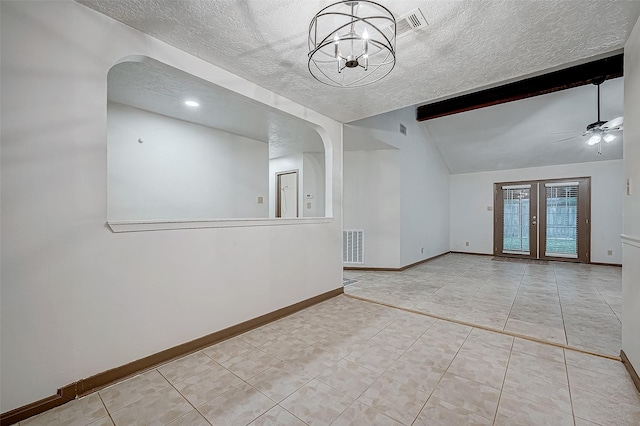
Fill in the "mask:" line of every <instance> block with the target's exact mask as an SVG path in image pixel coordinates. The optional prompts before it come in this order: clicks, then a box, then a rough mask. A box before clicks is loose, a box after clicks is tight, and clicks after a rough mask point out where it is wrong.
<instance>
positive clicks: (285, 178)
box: [276, 171, 298, 217]
mask: <svg viewBox="0 0 640 426" xmlns="http://www.w3.org/2000/svg"><path fill="white" fill-rule="evenodd" d="M277 182H278V188H277V197H278V201H277V203H278V206H277V207H278V208H277V211H276V217H298V172H297V171H294V172H286V173H279V174H278V178H277Z"/></svg>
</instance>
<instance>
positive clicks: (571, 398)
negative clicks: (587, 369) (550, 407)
mask: <svg viewBox="0 0 640 426" xmlns="http://www.w3.org/2000/svg"><path fill="white" fill-rule="evenodd" d="M562 358H563V359H564V370H565V373H566V375H567V390H568V391H569V402H570V403H571V415H572V416H573V426H576V412H575V410H574V409H573V395H572V394H571V381H570V380H569V365H568V364H567V354H566V353H565V351H564V350H563V351H562Z"/></svg>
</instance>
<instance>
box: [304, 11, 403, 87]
mask: <svg viewBox="0 0 640 426" xmlns="http://www.w3.org/2000/svg"><path fill="white" fill-rule="evenodd" d="M308 43H309V54H308V57H309V63H308V66H309V72H310V73H311V75H312V76H313V77H314V78H315V79H316V80H318V81H319V82H321V83H324V84H327V85H329V86H334V87H360V86H366V85H367V84H371V83H375V82H376V81H378V80H380V79H382V78H384V77H385V76H387V75H388V74H389V73H390V72H391V70H393V68H394V66H395V64H396V20H395V18H394V16H393V13H391V12H390V11H389V9H387V8H386V7H384V6H382V5H381V4H378V3H376V2H373V1H369V0H358V1H346V0H345V1H340V2H337V3H334V4H331V5H329V6H327V7H325V8H324V9H322V10H320V11H319V12H318V13H317V14H316V15H315V16H314V17H313V19H312V20H311V23H310V24H309V39H308Z"/></svg>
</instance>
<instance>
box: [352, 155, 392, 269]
mask: <svg viewBox="0 0 640 426" xmlns="http://www.w3.org/2000/svg"><path fill="white" fill-rule="evenodd" d="M398 156H399V153H398V151H397V150H376V151H345V153H344V190H343V193H344V210H343V223H344V229H363V230H364V262H365V263H364V265H360V264H359V265H357V266H366V267H378V268H398V267H400V266H401V265H400V168H399V160H398Z"/></svg>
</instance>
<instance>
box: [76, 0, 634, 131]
mask: <svg viewBox="0 0 640 426" xmlns="http://www.w3.org/2000/svg"><path fill="white" fill-rule="evenodd" d="M79 1H80V3H83V4H85V5H87V6H89V7H91V8H93V9H95V10H97V11H99V12H102V13H104V14H106V15H108V16H111V17H113V18H115V19H117V20H119V21H122V22H124V23H125V24H127V25H129V26H131V27H133V28H136V29H138V30H140V31H142V32H145V33H147V34H150V35H151V36H153V37H156V38H158V39H160V40H162V41H165V42H167V43H169V44H171V45H173V46H175V47H177V48H179V49H181V50H184V51H186V52H189V53H191V54H193V55H195V56H198V57H200V58H202V59H204V60H206V61H209V62H211V63H213V64H215V65H217V66H219V67H221V68H224V69H226V70H228V71H230V72H232V73H234V74H236V75H239V76H241V77H243V78H245V79H247V80H249V81H252V82H254V83H256V84H258V85H260V86H262V87H265V88H267V89H269V90H272V91H274V92H276V93H278V94H280V95H282V96H284V97H287V98H289V99H291V100H293V101H295V102H298V103H300V104H302V105H304V106H306V107H308V108H310V109H313V110H316V111H318V112H320V113H322V114H325V115H327V116H329V117H332V118H334V119H336V120H338V121H341V122H350V121H353V120H356V119H360V118H364V117H369V116H373V115H376V114H380V113H383V112H386V111H391V110H395V109H398V108H401V107H404V106H409V105H417V104H421V103H428V102H430V101H434V100H438V99H443V98H447V97H451V96H453V95H455V94H459V93H465V92H469V91H472V90H474V89H478V88H481V87H487V86H490V85H495V84H497V83H499V82H503V81H506V80H512V79H516V78H519V77H522V76H525V75H530V74H532V73H539V72H540V71H542V70H546V69H549V68H553V67H558V66H561V65H563V64H568V63H573V62H579V61H584V60H585V59H586V58H590V57H593V56H596V55H600V54H603V53H607V52H611V51H613V50H616V49H620V48H622V47H623V46H624V43H625V41H626V40H627V37H628V35H629V33H630V31H631V29H632V27H633V24H634V23H635V22H636V21H637V19H638V16H639V15H640V1H604V0H597V1H577V0H557V1H540V0H531V1H529V0H520V1H481V0H475V1H425V0H406V1H405V0H394V1H390V0H380V1H381V2H382V3H383V4H385V5H386V6H387V7H389V8H390V9H391V10H392V12H394V13H395V14H396V16H400V15H402V14H403V13H405V12H408V11H409V10H411V9H414V8H416V7H420V9H421V10H422V11H423V13H424V15H425V17H426V18H427V21H428V22H429V26H428V27H427V28H426V29H423V30H419V31H416V32H414V33H411V34H409V35H406V36H404V37H402V38H400V39H398V45H397V51H398V54H397V58H398V59H397V65H396V68H395V69H394V70H393V71H392V72H391V74H390V75H389V76H387V77H386V78H385V79H384V80H382V81H380V82H379V83H376V84H374V85H371V86H366V87H363V88H359V89H337V88H330V87H327V86H324V85H322V84H320V83H318V82H316V81H315V80H314V79H313V78H312V77H311V75H310V74H309V72H308V70H307V43H306V38H307V31H308V25H309V22H310V20H311V18H312V17H313V15H314V14H315V13H316V12H317V11H319V10H320V9H321V8H322V7H323V6H326V5H328V4H330V3H331V1H319V0H305V1H301V0H216V1H211V0H96V1H92V0H79Z"/></svg>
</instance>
